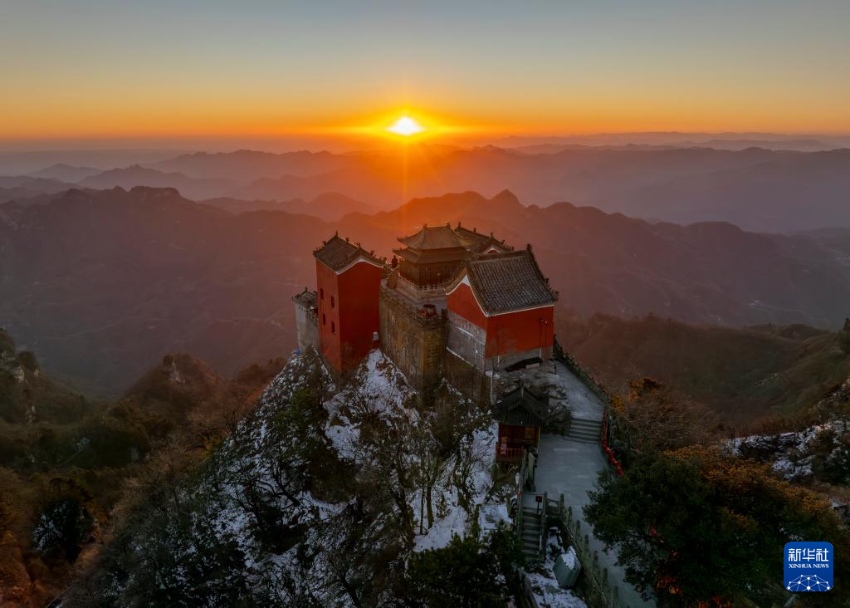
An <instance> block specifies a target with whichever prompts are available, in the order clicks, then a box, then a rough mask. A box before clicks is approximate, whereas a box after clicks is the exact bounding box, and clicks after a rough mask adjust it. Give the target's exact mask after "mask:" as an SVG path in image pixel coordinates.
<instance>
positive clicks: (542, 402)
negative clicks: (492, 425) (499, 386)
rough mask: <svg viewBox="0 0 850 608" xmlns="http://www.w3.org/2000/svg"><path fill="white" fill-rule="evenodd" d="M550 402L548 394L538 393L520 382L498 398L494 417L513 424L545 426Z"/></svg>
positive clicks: (504, 422)
mask: <svg viewBox="0 0 850 608" xmlns="http://www.w3.org/2000/svg"><path fill="white" fill-rule="evenodd" d="M548 404H549V397H548V395H546V396H542V395H536V394H534V393H532V392H531V391H530V390H529V389H527V388H526V387H524V386H523V385H522V384H520V385H519V386H518V387H516V388H515V389H514V390H512V391H510V392H508V393H505V394H503V395H502V396H501V397H499V398H498V399H497V400H496V403H495V405H494V406H493V418H495V419H496V420H497V421H498V422H501V423H502V424H510V425H513V426H543V418H544V416H545V415H546V410H547V408H548Z"/></svg>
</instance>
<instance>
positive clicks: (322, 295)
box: [319, 287, 325, 300]
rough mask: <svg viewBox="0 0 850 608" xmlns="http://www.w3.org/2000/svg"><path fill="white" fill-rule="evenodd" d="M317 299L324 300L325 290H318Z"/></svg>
mask: <svg viewBox="0 0 850 608" xmlns="http://www.w3.org/2000/svg"><path fill="white" fill-rule="evenodd" d="M319 299H320V300H324V299H325V290H324V289H323V288H321V287H320V288H319Z"/></svg>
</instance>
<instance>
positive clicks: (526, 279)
mask: <svg viewBox="0 0 850 608" xmlns="http://www.w3.org/2000/svg"><path fill="white" fill-rule="evenodd" d="M464 274H466V275H467V276H468V277H469V282H470V283H471V284H472V290H473V291H474V292H475V295H476V296H477V297H478V300H479V302H481V306H482V307H483V308H484V311H485V312H488V313H502V312H510V311H513V310H522V309H525V308H534V307H536V306H545V305H547V304H554V303H555V301H556V300H557V299H558V294H557V293H556V292H555V291H554V290H553V289H552V288H551V287H549V283H548V281H547V280H546V278H545V277H544V276H543V273H542V272H540V267H539V266H538V265H537V261H536V260H535V259H534V255H533V254H532V253H531V251H530V250H528V249H524V250H522V251H511V252H508V253H494V254H489V255H481V256H477V257H473V258H472V259H470V260H467V262H466V264H465V266H464V268H463V269H461V271H460V274H459V275H458V278H457V279H456V281H458V280H460V279H461V278H462V277H463V275H464Z"/></svg>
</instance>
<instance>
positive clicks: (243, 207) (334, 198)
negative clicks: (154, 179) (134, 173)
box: [199, 192, 375, 222]
mask: <svg viewBox="0 0 850 608" xmlns="http://www.w3.org/2000/svg"><path fill="white" fill-rule="evenodd" d="M199 202H201V203H204V204H207V205H213V206H214V207H218V208H220V209H225V210H227V211H230V212H231V213H246V212H248V211H284V212H286V213H300V214H303V215H312V216H313V217H317V218H319V219H323V220H325V221H329V222H335V221H337V220H339V219H340V218H342V217H343V216H345V215H347V214H349V213H355V212H357V213H374V211H375V209H374V207H372V206H371V205H367V204H366V203H364V202H362V201H358V200H355V199H353V198H351V197H350V196H345V195H344V194H339V193H338V192H327V193H325V194H320V195H319V196H317V197H316V198H314V199H313V200H312V201H305V200H302V199H298V198H297V199H294V200H291V201H263V200H253V201H245V200H240V199H235V198H213V199H207V200H203V201H199Z"/></svg>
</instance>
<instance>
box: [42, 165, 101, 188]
mask: <svg viewBox="0 0 850 608" xmlns="http://www.w3.org/2000/svg"><path fill="white" fill-rule="evenodd" d="M98 173H101V170H100V169H95V168H94V167H75V166H73V165H69V164H66V163H58V164H56V165H52V166H50V167H47V168H46V169H42V170H40V171H34V172H33V173H31V175H32V176H33V177H44V178H47V179H58V180H59V181H63V182H67V183H71V184H74V183H77V182H79V181H80V180H83V179H85V178H87V177H92V176H93V175H97V174H98Z"/></svg>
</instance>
